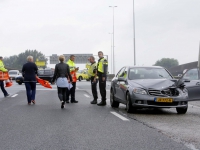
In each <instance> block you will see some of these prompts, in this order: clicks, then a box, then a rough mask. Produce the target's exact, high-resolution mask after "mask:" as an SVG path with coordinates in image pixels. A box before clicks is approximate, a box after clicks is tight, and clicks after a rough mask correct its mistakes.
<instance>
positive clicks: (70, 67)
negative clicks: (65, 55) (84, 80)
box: [67, 59, 77, 82]
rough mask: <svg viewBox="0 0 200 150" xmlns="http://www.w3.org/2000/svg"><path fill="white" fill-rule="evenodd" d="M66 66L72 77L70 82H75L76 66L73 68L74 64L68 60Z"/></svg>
mask: <svg viewBox="0 0 200 150" xmlns="http://www.w3.org/2000/svg"><path fill="white" fill-rule="evenodd" d="M67 64H68V65H69V69H70V74H71V76H72V82H76V81H77V78H76V66H75V63H74V62H73V61H71V59H69V60H68V61H67Z"/></svg>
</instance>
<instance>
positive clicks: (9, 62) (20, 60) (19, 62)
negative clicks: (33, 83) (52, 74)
mask: <svg viewBox="0 0 200 150" xmlns="http://www.w3.org/2000/svg"><path fill="white" fill-rule="evenodd" d="M29 55H31V56H33V58H34V62H35V61H36V60H37V59H38V60H39V61H45V62H46V64H47V60H48V59H47V58H45V55H44V54H43V53H41V52H38V51H37V50H26V51H25V52H23V53H20V54H18V55H13V56H10V57H5V58H4V64H5V66H6V67H7V68H11V69H18V70H21V69H22V66H23V64H25V63H26V62H27V60H26V58H27V57H28V56H29ZM45 67H46V66H45Z"/></svg>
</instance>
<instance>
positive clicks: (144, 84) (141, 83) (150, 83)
mask: <svg viewBox="0 0 200 150" xmlns="http://www.w3.org/2000/svg"><path fill="white" fill-rule="evenodd" d="M129 81H130V85H131V86H132V87H140V88H144V89H150V88H151V89H158V90H162V89H165V88H167V87H169V86H172V85H173V84H174V81H171V80H168V79H141V80H129Z"/></svg>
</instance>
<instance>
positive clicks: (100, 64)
mask: <svg viewBox="0 0 200 150" xmlns="http://www.w3.org/2000/svg"><path fill="white" fill-rule="evenodd" d="M104 65H108V61H107V60H106V59H105V58H102V59H101V60H100V61H99V62H98V64H97V66H98V71H99V72H101V73H104Z"/></svg>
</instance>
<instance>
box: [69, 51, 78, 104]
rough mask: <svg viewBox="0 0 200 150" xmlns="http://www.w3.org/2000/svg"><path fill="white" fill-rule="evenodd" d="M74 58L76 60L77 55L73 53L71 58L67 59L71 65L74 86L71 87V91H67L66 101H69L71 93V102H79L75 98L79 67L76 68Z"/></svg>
mask: <svg viewBox="0 0 200 150" xmlns="http://www.w3.org/2000/svg"><path fill="white" fill-rule="evenodd" d="M74 60H75V56H74V55H71V56H70V59H69V60H68V61H67V64H68V65H69V69H70V74H71V76H72V85H73V87H72V88H71V89H70V91H69V92H67V98H66V99H67V100H66V103H69V95H70V94H71V103H78V101H76V100H75V90H76V81H77V78H76V71H77V70H78V68H76V65H75V63H74Z"/></svg>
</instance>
